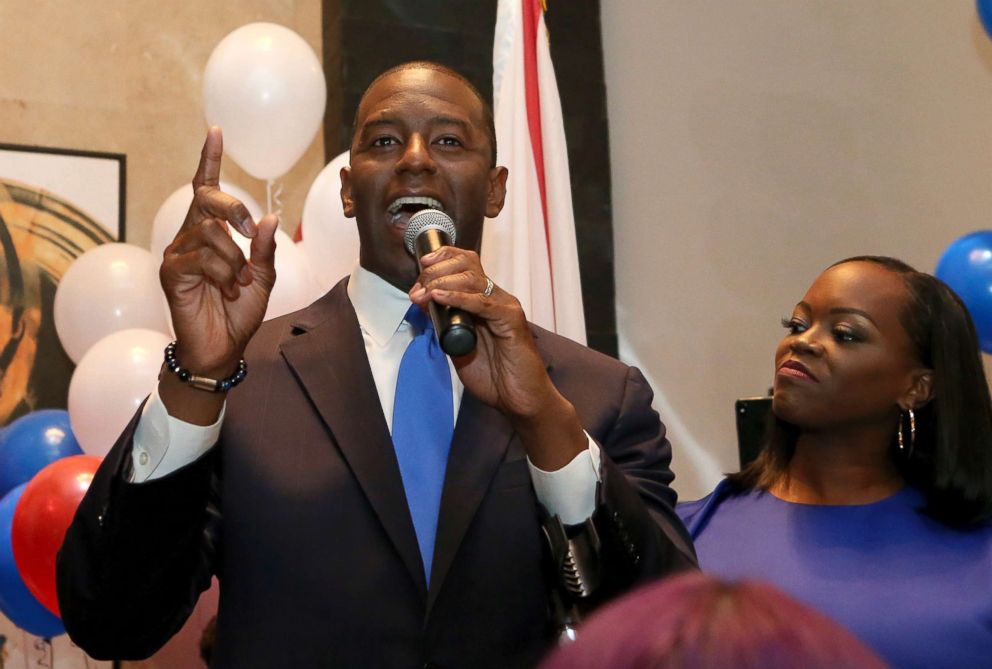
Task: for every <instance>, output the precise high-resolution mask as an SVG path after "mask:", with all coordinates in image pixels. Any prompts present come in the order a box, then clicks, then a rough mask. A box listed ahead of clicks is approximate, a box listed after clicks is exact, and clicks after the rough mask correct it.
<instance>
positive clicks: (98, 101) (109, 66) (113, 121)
mask: <svg viewBox="0 0 992 669" xmlns="http://www.w3.org/2000/svg"><path fill="white" fill-rule="evenodd" d="M320 5H321V3H320V0H240V1H232V0H228V1H226V2H194V1H192V0H182V1H173V2H153V1H151V0H134V1H131V2H125V1H123V0H116V1H114V2H59V1H54V0H4V1H3V2H0V28H2V31H3V40H4V49H3V55H2V56H0V142H8V143H14V144H35V145H42V146H55V147H64V148H73V149H88V150H93V151H111V152H115V153H124V154H127V168H128V169H127V240H128V241H129V242H132V243H135V244H138V245H142V246H147V244H148V242H149V240H150V230H151V222H152V219H153V218H154V216H155V212H156V211H157V210H158V208H159V205H161V204H162V202H163V201H164V200H165V198H166V197H168V196H169V194H171V193H172V192H173V191H174V190H175V189H176V188H178V187H179V186H181V185H183V184H184V183H187V182H189V180H190V178H191V177H192V176H193V172H194V170H195V169H196V161H197V158H198V155H199V150H200V146H201V145H202V143H203V137H204V133H205V132H206V121H205V120H204V116H203V107H202V104H201V102H202V77H203V68H204V66H205V65H206V62H207V58H208V57H209V56H210V52H211V51H212V50H213V48H214V46H216V45H217V43H218V42H219V41H220V40H221V39H222V38H223V37H224V36H225V35H226V34H227V33H229V32H231V31H232V30H234V29H235V28H237V27H239V26H241V25H244V24H246V23H251V22H253V21H271V22H274V23H280V24H282V25H285V26H287V27H289V28H291V29H293V30H295V31H296V32H297V33H299V34H300V35H301V36H302V37H303V38H304V39H305V40H306V41H307V42H308V43H309V44H310V45H311V46H312V47H313V49H314V51H315V52H316V53H317V55H318V57H320V54H321V53H322V49H321V26H320ZM322 167H323V139H322V135H321V134H318V136H317V138H316V139H315V140H314V142H313V144H311V146H310V148H309V149H308V150H307V153H306V154H305V155H304V156H303V158H302V159H301V160H300V161H299V162H298V163H297V164H296V166H295V167H294V168H293V170H292V171H291V172H290V173H289V174H288V175H287V176H286V177H285V178H284V179H283V184H284V190H283V196H282V202H283V211H284V215H283V227H284V228H285V229H286V231H287V232H290V233H292V232H293V231H294V230H295V228H296V225H297V223H298V222H299V217H300V212H301V211H302V209H303V200H304V198H305V197H306V193H307V190H308V188H309V187H310V184H311V182H312V181H313V179H314V177H315V176H316V175H317V173H318V172H319V171H320V169H321V168H322ZM222 178H223V179H225V180H228V181H231V182H233V183H235V184H236V185H239V186H242V187H243V188H245V189H247V190H248V191H249V192H250V193H251V194H252V195H253V196H255V198H256V199H257V200H258V201H259V202H260V203H261V204H262V206H263V207H264V206H265V185H264V183H262V182H260V181H257V180H255V179H254V178H252V177H250V176H249V175H247V174H245V173H244V172H243V171H242V170H240V169H239V168H238V167H237V165H235V164H234V163H233V161H230V160H228V161H227V162H226V163H225V165H224V168H223V174H222Z"/></svg>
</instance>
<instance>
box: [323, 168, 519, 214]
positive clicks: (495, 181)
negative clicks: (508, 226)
mask: <svg viewBox="0 0 992 669" xmlns="http://www.w3.org/2000/svg"><path fill="white" fill-rule="evenodd" d="M508 174H509V172H508V171H507V169H506V168H505V167H493V168H492V169H490V170H489V192H488V193H487V194H486V218H496V217H497V216H499V212H500V211H502V210H503V201H504V200H506V177H507V175H508ZM342 183H344V182H343V181H342Z"/></svg>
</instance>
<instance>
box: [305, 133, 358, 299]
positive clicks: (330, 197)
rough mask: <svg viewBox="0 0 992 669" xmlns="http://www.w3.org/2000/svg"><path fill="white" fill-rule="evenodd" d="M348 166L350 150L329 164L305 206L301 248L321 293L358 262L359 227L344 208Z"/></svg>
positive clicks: (310, 193) (308, 195)
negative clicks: (344, 171)
mask: <svg viewBox="0 0 992 669" xmlns="http://www.w3.org/2000/svg"><path fill="white" fill-rule="evenodd" d="M347 166H348V152H347V151H345V152H344V153H342V154H341V155H339V156H337V157H336V158H334V160H332V161H331V162H329V163H327V165H326V166H325V167H324V169H323V170H321V172H320V174H318V175H317V178H316V179H315V180H314V182H313V185H311V186H310V191H309V192H308V193H307V199H306V201H305V202H304V203H303V219H302V223H301V225H302V226H303V241H302V242H300V244H299V246H300V247H301V248H302V250H303V253H304V254H305V255H306V257H307V260H308V261H309V262H310V267H311V268H312V270H313V275H314V279H315V280H316V282H317V287H318V288H319V289H320V293H321V294H323V293H325V292H327V291H328V290H330V289H331V288H332V287H333V286H334V284H336V283H337V282H338V281H340V280H341V279H342V278H343V277H344V276H345V275H346V274H348V273H349V272H351V270H352V269H353V268H354V266H355V263H356V262H357V261H358V227H357V226H356V225H355V219H353V218H345V216H344V211H343V209H342V207H341V176H340V174H341V168H342V167H347Z"/></svg>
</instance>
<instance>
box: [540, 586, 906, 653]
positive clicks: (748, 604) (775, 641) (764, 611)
mask: <svg viewBox="0 0 992 669" xmlns="http://www.w3.org/2000/svg"><path fill="white" fill-rule="evenodd" d="M885 666H886V665H885V663H884V662H882V661H881V660H880V659H879V658H878V656H877V655H875V654H874V653H873V652H872V651H870V650H869V649H868V648H867V647H866V646H865V645H864V644H863V643H861V642H860V641H858V640H857V639H856V638H855V637H854V635H853V634H851V633H850V632H848V631H847V630H845V629H844V628H843V627H841V626H840V625H839V624H838V623H835V622H834V621H833V620H831V619H830V618H828V617H827V616H825V615H823V614H822V613H819V612H818V611H815V610H814V609H812V608H811V607H809V606H806V605H805V604H801V603H799V602H797V601H796V600H794V599H792V598H791V597H789V596H788V595H786V594H785V593H783V592H782V591H780V590H778V589H777V588H775V587H773V586H771V585H768V584H765V583H761V582H758V581H741V582H739V583H729V582H725V581H721V580H718V579H716V578H714V577H712V576H709V575H706V574H702V573H699V572H688V573H685V574H680V575H677V576H673V577H671V578H668V579H665V580H663V581H661V582H658V583H654V584H651V585H647V586H645V587H643V588H641V589H639V590H637V591H635V592H633V593H631V594H630V595H627V596H625V597H623V598H621V599H619V600H617V601H616V602H614V603H612V604H609V605H607V606H606V607H604V608H603V609H602V610H601V611H599V612H597V613H596V614H594V615H593V616H592V617H591V618H589V620H587V621H586V622H585V623H584V624H583V626H582V627H581V628H579V631H578V638H577V640H576V641H575V642H574V643H572V644H569V645H566V646H564V647H562V648H561V649H559V650H558V651H557V652H556V653H554V654H553V655H552V656H551V657H550V658H548V660H546V661H545V663H544V664H542V665H541V669H599V668H600V667H611V668H612V669H686V668H692V669H723V668H724V667H738V668H739V669H792V667H803V668H804V669H835V668H836V667H859V669H882V668H884V667H885Z"/></svg>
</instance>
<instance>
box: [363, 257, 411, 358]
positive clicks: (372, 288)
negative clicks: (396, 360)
mask: <svg viewBox="0 0 992 669" xmlns="http://www.w3.org/2000/svg"><path fill="white" fill-rule="evenodd" d="M348 297H349V298H350V299H351V304H352V306H354V307H355V313H356V314H357V315H358V324H359V325H360V326H361V327H362V330H364V331H365V332H366V333H368V334H369V336H371V337H372V340H373V341H375V343H376V344H377V345H379V346H385V345H386V343H387V342H388V341H389V339H390V338H391V337H392V336H393V335H394V334H395V333H396V330H397V329H399V326H400V325H401V324H402V323H403V317H404V316H405V315H406V312H407V309H409V308H410V304H411V303H410V296H409V295H407V294H406V293H405V292H403V291H402V290H400V289H399V288H397V287H396V286H393V285H392V284H390V283H388V282H387V281H386V280H385V279H383V278H382V277H380V276H379V275H377V274H373V273H372V272H370V271H368V270H367V269H365V268H364V267H362V266H361V265H357V266H356V267H355V269H354V271H352V273H351V278H350V279H348Z"/></svg>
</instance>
